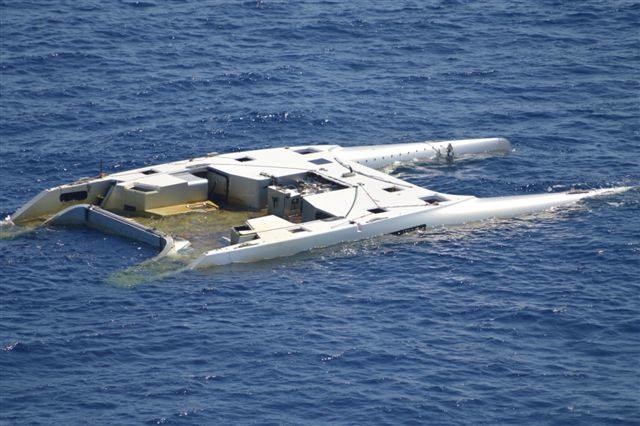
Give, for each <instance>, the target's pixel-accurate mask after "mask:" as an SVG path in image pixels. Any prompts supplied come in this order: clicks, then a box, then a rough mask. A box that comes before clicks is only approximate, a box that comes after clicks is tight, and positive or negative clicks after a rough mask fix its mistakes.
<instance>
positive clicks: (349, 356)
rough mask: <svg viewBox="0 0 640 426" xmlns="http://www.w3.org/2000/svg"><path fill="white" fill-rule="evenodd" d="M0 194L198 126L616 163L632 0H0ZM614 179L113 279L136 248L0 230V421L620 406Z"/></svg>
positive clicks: (459, 182) (271, 139)
mask: <svg viewBox="0 0 640 426" xmlns="http://www.w3.org/2000/svg"><path fill="white" fill-rule="evenodd" d="M0 5H1V17H0V31H1V34H0V35H1V64H0V66H1V68H0V71H1V81H0V83H1V91H0V142H1V146H0V167H1V168H0V214H1V215H2V217H4V216H6V215H8V214H10V213H12V212H13V211H15V210H16V209H17V208H18V207H19V206H20V205H22V204H23V203H24V202H26V201H27V200H28V199H29V198H31V197H32V196H34V195H35V194H36V193H37V192H39V191H40V190H42V189H44V188H47V187H51V186H55V185H58V184H61V183H64V182H68V181H71V180H74V179H76V178H79V177H81V176H92V175H96V174H97V172H98V169H99V164H100V161H103V163H104V166H105V170H106V171H108V172H113V171H120V170H126V169H128V168H133V167H141V166H144V165H150V164H155V163H160V162H167V161H172V160H178V159H183V158H189V157H193V156H198V155H202V154H204V153H207V152H211V151H219V152H223V151H234V150H245V149H257V148H265V147H274V146H290V145H302V144H315V143H318V144H320V143H336V144H342V145H345V146H352V145H365V144H374V143H390V142H404V141H416V140H425V139H454V138H466V137H490V136H504V137H508V138H509V139H510V140H511V141H512V143H513V145H514V147H515V151H514V152H513V153H512V154H511V155H509V156H507V157H502V158H492V159H487V160H482V161H471V162H466V163H462V162H461V163H458V164H454V165H453V166H436V167H426V166H419V167H415V168H408V167H404V168H400V169H399V170H397V171H396V173H397V174H398V175H400V176H402V177H403V178H406V179H408V180H410V181H412V182H414V183H417V184H421V185H424V186H427V187H429V188H433V189H436V190H439V191H443V192H451V193H462V194H475V195H480V196H492V195H501V194H519V193H534V192H544V191H556V190H563V189H567V188H571V187H577V188H596V187H604V186H616V185H638V184H639V183H640V108H639V106H640V102H639V99H640V71H639V70H640V36H639V30H638V28H640V6H639V5H638V3H637V2H633V1H610V2H601V1H591V0H588V1H583V2H560V1H552V0H543V1H539V2H525V1H498V0H494V1H489V2H470V1H462V0H458V1H455V0H452V1H433V2H419V1H398V2H396V1H393V2H392V1H385V2H363V1H353V2H337V1H318V2H315V1H314V2H312V1H269V0H264V1H257V2H256V1H247V2H237V1H216V2H200V1H194V0H183V1H169V2H160V1H158V0H144V1H142V0H141V1H128V0H127V1H125V0H122V1H113V2H103V1H82V2H76V1H57V2H48V1H23V2H15V1H2V2H0ZM639 213H640V195H639V192H638V190H635V191H630V192H627V193H625V194H622V195H619V196H615V197H611V198H607V199H595V200H591V201H588V202H587V203H585V204H583V205H581V206H579V207H576V208H572V209H569V210H567V211H564V212H558V213H553V214H543V215H538V216H537V217H534V218H523V219H514V220H508V221H501V222H494V223H489V224H483V225H479V226H470V227H466V228H460V229H453V230H434V231H427V232H424V233H417V234H411V235H405V236H386V237H382V238H378V239H375V240H371V241H367V242H365V243H364V244H351V245H344V246H338V247H332V248H328V249H324V250H317V251H315V252H312V253H308V254H303V255H300V256H295V257H292V258H288V259H283V260H279V261H270V262H262V263H258V264H252V265H239V266H238V265H236V266H229V267H222V268H216V269H210V270H204V271H197V272H182V273H177V274H174V275H169V276H165V277H161V278H159V277H153V276H151V277H147V279H145V280H142V281H141V282H139V283H137V284H136V285H128V286H123V285H118V284H115V283H114V282H113V281H112V280H110V279H109V277H111V276H113V275H114V274H117V273H118V271H121V270H123V269H125V268H127V267H130V266H132V265H135V264H136V263H138V262H140V261H141V260H143V259H146V258H148V257H149V256H151V255H152V252H151V251H150V250H148V249H147V248H145V247H140V246H139V245H138V244H136V243H132V242H130V241H127V240H123V239H119V238H115V237H109V236H104V235H102V234H99V233H95V232H93V231H87V230H82V229H43V230H40V231H37V232H35V233H33V234H28V235H24V236H21V237H17V238H13V239H2V240H0V299H1V300H0V301H1V305H0V308H1V312H0V314H1V315H0V325H1V327H0V347H1V349H2V350H1V351H0V423H2V424H86V423H92V424H139V423H146V424H164V423H167V424H174V423H176V424H212V423H221V424H229V423H231V424H245V423H260V424H299V423H304V424H327V423H331V424H333V423H338V424H396V423H401V424H442V425H450V424H521V423H528V424H540V423H542V424H640V214H639Z"/></svg>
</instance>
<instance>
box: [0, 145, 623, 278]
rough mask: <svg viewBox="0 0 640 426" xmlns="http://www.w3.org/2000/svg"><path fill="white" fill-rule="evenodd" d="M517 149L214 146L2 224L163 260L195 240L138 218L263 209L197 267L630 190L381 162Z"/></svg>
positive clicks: (66, 190) (93, 182)
mask: <svg viewBox="0 0 640 426" xmlns="http://www.w3.org/2000/svg"><path fill="white" fill-rule="evenodd" d="M510 150H511V144H510V143H509V141H508V140H506V139H504V138H485V139H465V140H456V141H443V142H417V143H402V144H388V145H376V146H364V147H348V148H343V147H340V146H337V145H313V146H298V147H284V148H270V149H262V150H253V151H244V152H236V153H227V154H210V155H207V156H205V157H199V158H192V159H189V160H183V161H176V162H172V163H165V164H159V165H155V166H150V167H144V168H139V169H135V170H130V171H125V172H120V173H114V174H111V175H108V176H100V177H98V178H95V179H82V180H80V181H77V182H74V183H71V184H67V185H62V186H58V187H55V188H51V189H47V190H44V191H42V192H41V193H40V194H38V195H37V196H35V197H34V198H33V199H31V200H30V201H29V202H27V203H26V204H25V205H24V206H23V207H21V208H20V209H18V210H17V211H16V213H15V214H14V215H13V216H12V218H10V219H9V220H8V221H6V222H5V223H10V222H11V220H13V222H15V223H17V224H24V223H28V222H32V221H42V220H44V223H43V225H45V226H55V225H86V226H89V227H92V228H95V229H98V230H102V231H104V232H107V233H111V234H115V235H120V236H123V237H127V238H132V239H135V240H137V241H140V242H143V243H146V244H149V245H151V246H153V247H155V248H157V249H158V250H159V251H160V254H159V255H158V256H156V257H155V258H154V259H158V258H160V257H163V256H166V255H167V254H172V253H176V252H177V251H179V250H180V249H181V248H184V247H186V246H188V245H189V242H188V241H186V240H181V239H179V238H176V239H174V238H173V237H172V236H170V235H168V234H166V233H163V232H161V231H158V230H156V229H153V228H150V227H147V226H144V225H143V224H142V223H140V221H137V220H136V216H154V217H155V216H158V215H159V216H166V215H176V214H183V213H189V212H195V211H211V210H216V209H218V208H222V209H231V210H235V211H238V210H240V211H253V212H260V214H262V215H261V216H259V217H255V218H253V219H248V220H246V222H245V223H244V224H239V226H234V227H233V228H231V230H230V235H229V244H228V245H227V246H225V247H222V248H217V249H214V250H209V251H206V252H204V253H203V254H201V255H200V256H199V257H197V258H196V259H195V260H194V261H192V262H191V263H190V264H189V266H188V267H189V268H202V267H208V266H214V265H225V264H229V263H236V262H254V261H259V260H264V259H273V258H277V257H282V256H289V255H292V254H295V253H299V252H303V251H307V250H310V249H313V248H316V247H326V246H329V245H333V244H338V243H341V242H347V241H358V240H362V239H366V238H371V237H375V236H378V235H382V234H388V233H395V232H400V231H404V230H407V229H413V228H417V227H437V226H448V225H460V224H464V223H468V222H474V221H480V220H485V219H490V218H500V217H512V216H517V215H522V214H528V213H534V212H538V211H542V210H547V209H550V208H554V207H560V206H563V205H565V204H570V203H574V202H577V201H579V200H581V199H583V198H587V197H594V196H598V195H607V194H612V193H617V192H622V191H625V190H627V189H628V188H611V189H604V190H602V189H601V190H591V191H580V192H571V191H570V192H562V193H547V194H538V195H522V196H510V197H495V198H476V197H473V196H468V195H453V194H444V193H439V192H436V191H432V190H429V189H427V188H422V187H419V186H416V185H414V184H412V183H410V182H406V181H403V180H401V179H398V178H397V177H394V176H390V175H388V174H386V173H384V172H382V171H380V170H381V169H382V170H383V169H385V168H387V167H389V166H392V165H394V164H398V163H409V162H416V161H417V162H422V163H449V164H450V163H453V162H455V161H457V160H458V159H461V158H469V157H472V158H473V157H487V156H491V155H503V154H505V153H508V152H510ZM122 214H125V215H126V216H132V218H125V217H123V216H122ZM173 233H174V232H171V234H173ZM178 237H179V236H178Z"/></svg>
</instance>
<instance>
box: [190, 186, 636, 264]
mask: <svg viewBox="0 0 640 426" xmlns="http://www.w3.org/2000/svg"><path fill="white" fill-rule="evenodd" d="M628 189H629V188H628V187H620V188H611V189H600V190H593V191H588V192H580V193H571V192H561V193H551V194H536V195H519V196H512V197H495V198H476V197H468V198H466V199H462V200H458V201H457V202H453V203H451V204H450V205H440V206H435V207H430V208H420V209H418V210H416V211H413V212H410V213H407V212H403V213H401V214H395V215H394V214H393V213H392V212H390V214H388V215H385V217H384V218H380V219H378V220H375V221H373V222H367V220H370V219H372V218H361V219H360V220H359V221H355V222H354V221H349V220H344V221H341V222H340V223H335V222H334V223H331V222H329V223H330V225H326V226H322V225H320V226H318V224H314V225H312V224H309V225H308V226H306V228H307V229H310V232H305V233H304V234H303V233H299V234H298V235H297V236H294V237H292V238H290V239H286V240H279V241H272V242H268V241H259V240H256V241H255V242H253V243H252V244H249V243H246V245H244V246H243V245H237V246H229V247H224V248H221V249H218V250H211V251H209V252H207V253H204V254H203V255H202V256H200V257H199V258H198V259H196V260H195V261H194V262H192V263H191V264H190V265H189V267H190V268H192V269H193V268H203V267H210V266H219V265H227V264H230V263H248V262H256V261H259V260H264V259H274V258H278V257H285V256H291V255H294V254H297V253H301V252H304V251H308V250H312V249H314V248H320V247H327V246H331V245H334V244H339V243H344V242H350V241H359V240H363V239H367V238H372V237H376V236H380V235H384V234H391V233H394V232H400V231H403V230H407V229H413V228H418V227H423V226H424V227H439V226H454V225H462V224H466V223H470V222H477V221H481V220H486V219H492V218H505V217H514V216H519V215H525V214H531V213H536V212H540V211H545V210H549V209H552V208H557V207H562V206H565V205H568V204H573V203H576V202H578V201H580V200H582V199H584V198H590V197H596V196H602V195H612V194H615V193H620V192H624V191H626V190H628ZM315 228H317V229H315ZM314 229H315V230H314ZM301 234H302V235H301Z"/></svg>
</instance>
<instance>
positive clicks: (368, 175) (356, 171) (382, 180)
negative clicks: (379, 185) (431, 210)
mask: <svg viewBox="0 0 640 426" xmlns="http://www.w3.org/2000/svg"><path fill="white" fill-rule="evenodd" d="M333 159H334V160H336V162H337V163H338V164H340V165H341V166H342V167H344V168H345V169H347V170H349V171H353V172H354V173H357V174H360V175H362V176H366V177H368V178H371V179H375V180H379V181H381V182H384V183H388V184H390V185H396V186H404V187H405V188H413V187H412V186H411V185H407V184H402V183H398V182H393V181H389V180H386V179H383V178H381V177H378V176H374V175H371V174H368V173H365V172H363V171H360V170H356V169H354V168H353V167H349V166H348V165H346V164H344V163H343V162H342V160H340V159H339V158H338V157H333ZM358 164H359V163H358ZM359 165H361V164H359ZM365 167H366V166H365Z"/></svg>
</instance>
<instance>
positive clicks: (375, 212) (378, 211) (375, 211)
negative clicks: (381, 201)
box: [367, 207, 387, 214]
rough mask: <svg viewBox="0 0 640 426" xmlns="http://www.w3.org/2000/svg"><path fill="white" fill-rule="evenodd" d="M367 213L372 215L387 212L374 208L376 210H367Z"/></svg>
mask: <svg viewBox="0 0 640 426" xmlns="http://www.w3.org/2000/svg"><path fill="white" fill-rule="evenodd" d="M367 211H368V212H370V213H373V214H380V213H384V212H386V211H387V210H386V209H383V208H381V207H376V208H373V209H368V210H367Z"/></svg>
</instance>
